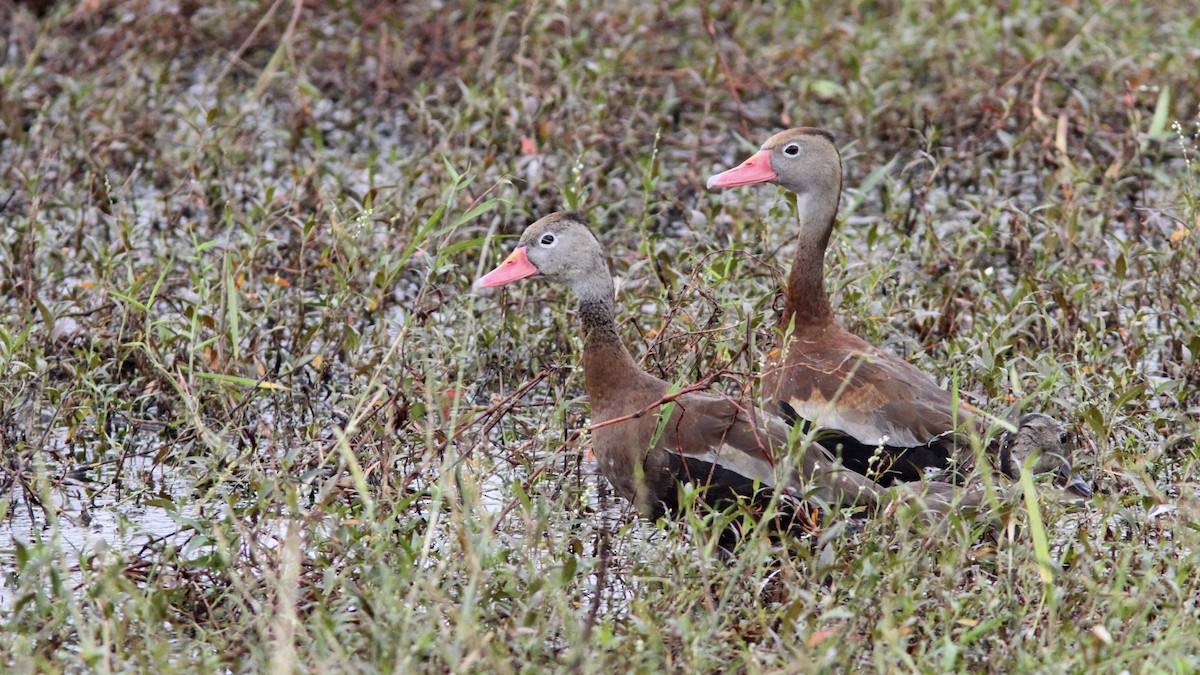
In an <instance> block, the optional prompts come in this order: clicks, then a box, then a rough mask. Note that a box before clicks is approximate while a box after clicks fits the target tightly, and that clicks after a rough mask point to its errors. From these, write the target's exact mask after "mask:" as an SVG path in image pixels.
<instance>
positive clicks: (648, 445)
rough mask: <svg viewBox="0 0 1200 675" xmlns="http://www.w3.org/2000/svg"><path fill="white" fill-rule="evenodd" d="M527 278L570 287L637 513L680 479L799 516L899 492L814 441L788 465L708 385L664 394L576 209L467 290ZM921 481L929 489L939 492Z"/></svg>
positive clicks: (612, 459) (610, 463)
mask: <svg viewBox="0 0 1200 675" xmlns="http://www.w3.org/2000/svg"><path fill="white" fill-rule="evenodd" d="M528 277H542V278H545V279H547V280H549V281H552V282H556V283H561V284H564V285H566V286H569V287H570V288H571V289H572V290H573V291H574V292H575V295H576V297H577V298H578V301H579V319H580V322H581V323H582V324H583V335H584V342H583V345H584V346H583V374H584V388H585V389H586V391H587V394H588V399H589V401H590V403H591V407H592V423H593V429H594V431H593V434H592V443H593V449H594V451H595V456H596V460H597V462H598V464H599V466H600V471H601V472H602V473H603V474H604V476H605V477H606V478H607V479H608V481H609V482H610V483H611V484H612V486H613V488H614V490H615V491H616V492H617V494H618V495H620V496H622V497H624V498H625V499H628V500H629V501H630V502H632V503H633V504H634V505H635V506H636V507H637V508H638V510H639V511H640V512H641V513H642V514H643V515H646V516H649V517H659V516H662V515H664V514H665V513H667V512H669V511H672V510H674V509H675V508H676V507H677V506H678V503H677V495H678V487H679V484H680V483H687V482H691V483H694V484H696V485H702V486H707V489H706V490H705V492H704V493H703V495H704V499H705V501H706V502H708V503H710V504H713V505H715V506H719V507H722V508H723V507H724V506H727V505H728V504H729V503H730V502H731V501H735V500H739V499H746V500H750V501H751V503H754V504H763V503H765V502H763V501H762V500H764V499H770V497H771V491H772V490H782V491H784V494H783V495H781V501H783V502H784V504H783V506H784V507H785V509H784V513H796V512H798V511H799V510H800V509H799V508H795V509H793V510H792V511H788V510H787V508H788V507H789V506H790V505H794V506H795V507H800V508H802V507H803V506H804V503H805V501H806V495H811V496H812V497H814V498H815V500H816V501H817V502H818V503H819V502H824V503H826V504H845V505H861V506H865V507H867V508H868V509H874V508H877V507H878V506H880V505H881V503H883V502H884V501H891V500H892V499H895V498H897V497H902V493H900V492H896V491H893V490H886V489H884V488H882V487H881V486H879V485H878V484H876V483H875V482H873V481H871V480H869V479H867V478H866V477H865V476H863V475H860V474H858V473H855V472H853V471H850V470H848V469H846V468H845V467H843V466H841V465H840V464H838V463H837V462H836V461H835V460H834V459H833V458H832V456H831V455H830V454H829V452H828V451H827V450H826V449H825V448H823V447H821V446H820V445H818V444H816V443H811V444H809V445H808V446H807V447H806V448H804V450H803V452H802V454H801V456H800V457H794V458H793V459H794V461H793V462H789V461H787V459H788V457H787V454H786V453H787V450H788V448H789V445H788V442H789V427H788V425H787V424H786V422H784V421H783V419H781V418H780V417H778V416H776V415H774V414H771V413H767V412H765V411H762V410H760V409H757V408H754V407H752V406H743V405H740V404H739V403H737V402H735V401H733V400H732V399H730V398H728V397H726V396H722V395H720V394H717V393H712V392H704V391H691V392H687V393H683V394H682V395H678V396H671V395H670V394H671V391H670V388H669V387H668V385H667V383H666V382H664V381H662V380H660V379H658V378H656V377H654V376H652V375H650V374H649V373H647V372H645V371H644V370H642V369H641V368H640V367H639V366H638V364H637V363H636V362H635V361H634V360H633V357H632V356H630V354H629V351H628V350H627V349H626V348H625V345H624V343H623V342H622V341H621V338H620V336H619V335H618V334H617V322H616V319H615V317H614V306H615V302H616V301H615V297H614V293H615V291H614V286H613V280H612V276H611V274H610V272H609V269H608V263H607V261H606V259H605V255H604V250H603V248H602V247H601V246H600V243H599V241H598V240H597V239H596V236H595V234H593V232H592V230H591V229H590V228H589V227H588V226H587V224H586V221H585V220H584V219H583V218H582V217H581V216H579V215H576V214H570V213H554V214H551V215H548V216H546V217H545V218H542V219H541V220H539V221H537V222H536V223H534V224H532V225H530V226H529V227H528V228H527V229H526V230H525V232H524V233H523V234H522V235H521V239H520V242H519V243H518V244H517V247H516V248H515V249H514V250H513V252H512V253H511V254H510V255H509V256H508V258H506V259H505V260H504V262H502V263H501V264H500V265H499V266H498V267H497V268H496V269H495V270H493V271H491V272H489V273H488V274H486V275H485V276H483V277H481V278H480V279H479V280H478V281H477V282H476V286H480V287H490V286H501V285H504V284H508V283H511V282H514V281H517V280H519V279H525V278H528ZM670 402H673V406H672V407H671V408H669V410H670V417H669V418H668V420H667V422H666V423H665V424H664V425H662V426H661V430H660V427H659V418H660V411H661V412H662V413H664V414H665V413H666V411H667V410H668V408H664V407H663V406H665V405H667V404H668V403H670ZM606 422H607V424H605V423H606ZM926 485H929V486H932V489H931V492H934V491H937V490H939V489H940V488H939V487H938V484H926ZM940 485H941V487H944V488H948V487H949V486H945V484H940ZM910 494H911V492H905V493H903V496H907V495H910ZM975 503H976V504H977V503H978V502H975ZM927 505H928V506H932V507H933V508H934V509H936V510H944V509H945V508H946V507H947V506H949V501H948V500H946V490H945V489H941V491H940V492H937V494H936V496H933V495H931V496H930V499H929V500H928V501H927Z"/></svg>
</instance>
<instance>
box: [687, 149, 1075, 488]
mask: <svg viewBox="0 0 1200 675" xmlns="http://www.w3.org/2000/svg"><path fill="white" fill-rule="evenodd" d="M759 183H773V184H775V185H778V186H780V187H782V188H784V189H785V190H789V191H790V192H792V193H794V194H795V195H796V215H797V220H798V228H797V232H796V252H795V258H794V260H793V261H792V268H791V271H790V273H789V274H788V278H787V286H786V288H785V289H784V307H783V313H782V315H781V316H780V318H779V323H778V326H777V331H776V332H777V334H778V335H779V336H780V338H781V340H782V345H781V348H780V349H778V350H777V352H776V356H774V357H773V358H771V359H770V360H769V362H768V364H767V367H766V370H765V372H764V375H763V391H764V395H765V396H767V397H768V399H769V400H770V401H771V404H770V405H772V406H778V409H779V410H780V412H781V413H782V414H784V415H785V416H786V417H787V418H788V419H789V420H791V421H793V422H795V423H798V424H801V425H802V426H803V427H804V428H810V427H812V426H815V427H816V428H817V429H819V430H820V432H819V434H818V437H819V438H821V439H822V442H823V444H824V445H825V446H826V447H828V448H830V449H831V450H833V451H834V452H835V454H837V455H838V456H839V457H840V458H841V460H842V461H843V463H844V464H845V465H846V466H847V467H849V468H851V469H853V470H854V471H856V472H859V473H862V474H864V475H868V476H871V477H872V478H875V479H876V480H879V481H880V482H881V483H884V484H890V483H891V482H893V481H912V480H919V479H922V478H924V477H926V476H927V475H929V472H931V471H933V472H940V473H941V475H949V476H952V477H954V478H955V479H956V480H958V479H962V478H963V477H965V476H966V475H968V474H969V473H971V472H972V470H973V469H974V467H975V464H976V461H975V452H974V450H973V448H974V444H973V443H972V439H973V438H976V439H977V438H982V436H983V434H984V433H985V431H986V428H985V425H984V424H983V422H982V419H983V417H984V416H983V415H982V414H981V413H980V411H979V410H978V409H976V408H975V407H973V406H971V405H968V404H966V403H964V402H962V401H959V400H957V397H956V396H955V395H953V394H951V392H949V391H947V390H946V389H944V388H943V387H940V386H938V385H937V383H936V382H934V381H933V379H932V378H931V377H929V376H928V375H927V374H925V373H923V372H922V371H920V370H918V369H917V368H916V367H915V366H913V365H912V364H910V363H908V362H907V361H905V360H903V359H900V358H899V357H897V356H895V355H894V354H892V353H890V352H886V351H884V350H882V349H879V348H877V347H875V346H873V345H871V344H869V343H867V342H866V341H865V340H863V339H862V338H860V337H858V336H857V335H854V334H853V333H851V332H849V331H847V330H846V329H845V328H843V327H842V325H841V324H840V323H839V322H838V320H837V318H836V317H835V315H834V312H833V307H832V305H831V304H830V301H829V294H828V293H827V292H826V290H825V278H824V265H825V249H826V247H827V246H828V244H829V237H830V235H831V233H832V232H833V227H834V225H835V223H836V222H837V212H838V205H839V201H840V197H841V192H842V161H841V155H840V154H839V153H838V149H837V146H836V144H835V141H834V136H833V134H832V133H830V132H828V131H826V130H824V129H816V128H811V127H801V128H797V129H789V130H787V131H782V132H780V133H777V134H775V135H774V136H771V137H770V138H768V139H767V142H766V143H763V145H762V147H761V148H760V149H759V150H758V151H757V152H755V153H754V154H752V155H751V156H750V157H749V158H748V159H746V160H745V161H744V162H742V163H741V164H739V165H738V166H736V167H734V168H732V169H729V170H727V171H722V172H720V173H718V174H715V175H713V176H712V177H710V178H709V179H708V188H709V189H710V190H712V189H715V188H730V187H736V186H742V185H755V184H759ZM1005 448H1008V449H1009V451H1007V454H1006V455H1005V457H1006V458H1007V459H1005V458H1002V457H1001V451H1002V450H1004V449H1005ZM1012 448H1018V452H1017V455H1015V456H1017V457H1020V458H1021V461H1026V462H1027V463H1028V464H1029V465H1030V466H1032V467H1034V468H1035V469H1036V470H1037V471H1041V472H1046V473H1052V474H1054V476H1055V479H1056V482H1057V483H1058V484H1059V485H1061V486H1063V487H1065V488H1066V489H1068V490H1070V491H1071V492H1074V493H1076V494H1078V495H1081V496H1084V497H1089V496H1091V494H1092V490H1091V487H1090V486H1089V485H1088V483H1087V482H1086V481H1085V480H1083V478H1082V477H1081V476H1079V475H1078V474H1075V473H1073V472H1072V471H1073V455H1074V439H1073V437H1072V435H1071V434H1070V433H1069V432H1068V431H1067V430H1066V429H1065V428H1064V427H1063V425H1062V424H1061V423H1059V422H1057V421H1056V420H1054V419H1053V418H1050V417H1048V416H1046V415H1026V416H1023V417H1022V418H1021V419H1020V420H1019V421H1018V424H1017V425H1016V427H1015V431H1014V430H1009V431H1005V432H1004V433H1003V434H1002V435H1001V436H1000V437H999V438H996V439H995V440H994V441H992V442H991V443H989V444H987V445H986V447H985V452H984V455H985V456H986V457H987V458H988V459H989V460H990V461H991V462H992V464H993V466H994V467H996V468H997V469H999V470H1000V471H1001V472H1003V473H1005V474H1006V475H1010V476H1013V477H1015V476H1016V475H1018V474H1019V467H1018V464H1019V462H1016V461H1013V457H1014V454H1013V453H1012V452H1011V449H1012Z"/></svg>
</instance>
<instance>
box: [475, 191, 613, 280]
mask: <svg viewBox="0 0 1200 675" xmlns="http://www.w3.org/2000/svg"><path fill="white" fill-rule="evenodd" d="M530 277H543V278H545V279H546V280H547V281H552V282H557V283H561V284H565V285H567V286H570V287H571V288H573V289H574V290H575V291H576V292H577V293H579V294H580V295H581V296H589V295H593V294H596V293H599V295H603V291H604V288H598V289H593V288H592V287H593V286H603V285H604V284H605V283H607V284H608V289H609V290H608V292H609V294H610V295H611V287H612V277H611V276H610V275H609V272H608V263H607V262H606V261H605V257H604V249H603V248H601V246H600V242H599V241H598V240H597V239H596V235H595V234H594V233H593V232H592V230H591V228H590V227H588V226H587V224H586V221H585V220H584V218H583V217H582V216H580V215H578V214H573V213H565V212H561V211H560V212H557V213H552V214H550V215H548V216H546V217H544V218H542V219H541V220H538V221H537V222H535V223H533V224H532V225H530V226H529V227H527V228H525V231H524V232H523V233H522V234H521V239H520V241H518V242H517V246H516V248H514V249H513V252H512V253H510V254H509V255H508V257H507V258H505V259H504V262H502V263H500V265H499V266H498V267H496V269H494V270H492V271H491V272H488V273H487V274H485V275H484V276H482V277H480V278H479V280H478V281H476V282H475V286H476V287H478V288H491V287H494V286H503V285H505V284H510V283H512V282H514V281H518V280H520V279H528V278H530ZM591 291H595V293H593V292H591Z"/></svg>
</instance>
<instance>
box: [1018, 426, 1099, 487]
mask: <svg viewBox="0 0 1200 675" xmlns="http://www.w3.org/2000/svg"><path fill="white" fill-rule="evenodd" d="M1074 455H1075V437H1074V435H1073V434H1071V432H1070V431H1067V429H1066V427H1064V426H1063V425H1062V424H1061V423H1060V422H1059V421H1058V420H1056V419H1054V418H1053V417H1050V416H1049V415H1043V414H1041V413H1030V414H1028V415H1023V416H1022V417H1021V419H1020V420H1018V421H1017V430H1016V432H1015V433H1011V434H1005V436H1004V438H1002V439H1001V442H1000V451H999V457H998V460H999V467H998V468H999V469H1000V472H1001V473H1003V474H1004V475H1006V476H1008V477H1009V478H1013V479H1017V478H1020V476H1021V466H1022V465H1027V466H1029V470H1030V471H1031V472H1032V473H1033V474H1034V475H1037V474H1043V473H1053V474H1054V482H1055V483H1056V484H1057V485H1058V486H1059V487H1063V488H1065V489H1066V490H1068V491H1069V492H1073V493H1075V494H1077V495H1079V496H1081V497H1091V496H1092V488H1091V486H1090V485H1088V483H1087V481H1085V480H1084V479H1083V477H1082V476H1080V475H1079V474H1077V473H1072V464H1073V459H1074ZM1027 463H1028V464H1027Z"/></svg>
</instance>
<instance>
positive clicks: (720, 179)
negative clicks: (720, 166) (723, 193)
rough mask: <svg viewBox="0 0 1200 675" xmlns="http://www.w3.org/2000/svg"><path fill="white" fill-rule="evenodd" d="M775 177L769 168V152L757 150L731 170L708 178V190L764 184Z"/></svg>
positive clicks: (772, 170) (773, 171)
mask: <svg viewBox="0 0 1200 675" xmlns="http://www.w3.org/2000/svg"><path fill="white" fill-rule="evenodd" d="M777 177H778V176H777V174H776V173H775V170H774V169H772V168H771V151H770V150H759V151H758V152H756V153H754V154H753V155H750V158H749V159H747V160H746V161H744V162H742V163H741V164H738V165H737V166H735V167H733V168H732V169H729V170H728V171H722V172H721V173H718V174H715V175H713V176H711V177H709V179H708V189H709V190H711V189H713V188H715V187H735V186H738V185H750V184H752V183H765V182H767V181H770V180H775V179H776V178H777Z"/></svg>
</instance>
